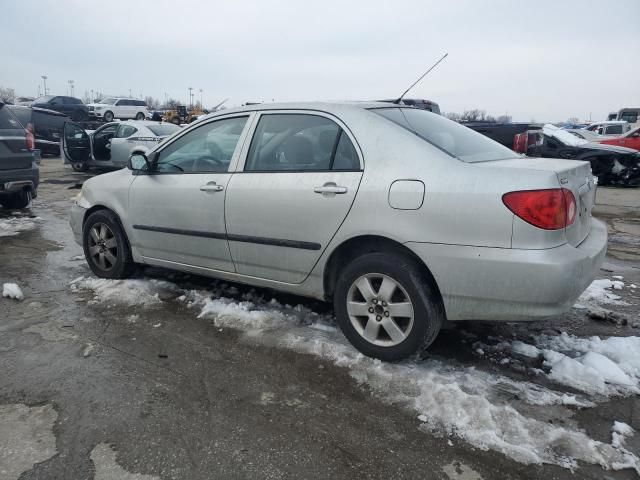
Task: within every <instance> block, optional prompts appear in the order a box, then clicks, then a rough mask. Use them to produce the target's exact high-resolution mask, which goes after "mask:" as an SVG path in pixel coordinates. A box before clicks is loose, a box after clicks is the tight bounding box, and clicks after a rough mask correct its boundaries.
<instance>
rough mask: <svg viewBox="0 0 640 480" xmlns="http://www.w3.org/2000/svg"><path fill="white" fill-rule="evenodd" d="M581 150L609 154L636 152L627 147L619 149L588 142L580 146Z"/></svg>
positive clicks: (613, 146)
mask: <svg viewBox="0 0 640 480" xmlns="http://www.w3.org/2000/svg"><path fill="white" fill-rule="evenodd" d="M580 147H581V148H589V149H591V150H603V151H606V152H611V153H637V152H638V151H637V150H634V149H633V148H627V147H619V146H618V145H609V144H606V143H596V142H588V143H583V144H582V145H580Z"/></svg>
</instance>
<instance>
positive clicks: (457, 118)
mask: <svg viewBox="0 0 640 480" xmlns="http://www.w3.org/2000/svg"><path fill="white" fill-rule="evenodd" d="M444 116H445V117H447V118H448V119H449V120H453V121H454V122H459V121H460V120H462V115H460V114H459V113H456V112H447V113H445V114H444Z"/></svg>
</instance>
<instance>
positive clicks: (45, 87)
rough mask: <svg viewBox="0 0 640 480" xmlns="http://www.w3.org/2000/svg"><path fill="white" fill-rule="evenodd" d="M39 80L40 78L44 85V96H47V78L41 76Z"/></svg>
mask: <svg viewBox="0 0 640 480" xmlns="http://www.w3.org/2000/svg"><path fill="white" fill-rule="evenodd" d="M40 78H42V83H44V94H45V95H46V94H47V78H48V77H47V76H46V75H42V76H41V77H40Z"/></svg>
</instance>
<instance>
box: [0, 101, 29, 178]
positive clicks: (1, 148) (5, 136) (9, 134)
mask: <svg viewBox="0 0 640 480" xmlns="http://www.w3.org/2000/svg"><path fill="white" fill-rule="evenodd" d="M25 133H26V132H25V129H24V127H23V126H22V124H21V123H20V122H19V121H18V119H17V118H16V117H15V116H14V115H13V114H12V113H11V112H10V111H9V109H8V108H7V107H6V105H4V104H2V103H0V170H14V169H19V168H29V167H31V163H32V161H33V152H31V151H29V150H28V149H27V141H26V135H25Z"/></svg>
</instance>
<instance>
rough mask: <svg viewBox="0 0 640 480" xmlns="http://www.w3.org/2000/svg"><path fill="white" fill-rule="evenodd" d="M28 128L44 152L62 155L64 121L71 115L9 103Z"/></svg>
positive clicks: (37, 145)
mask: <svg viewBox="0 0 640 480" xmlns="http://www.w3.org/2000/svg"><path fill="white" fill-rule="evenodd" d="M5 108H8V109H9V110H11V111H12V112H13V114H14V115H15V116H16V117H17V118H18V120H20V123H22V125H24V126H25V127H26V128H31V131H32V133H33V135H34V137H35V142H36V148H37V149H38V150H40V152H41V153H42V154H48V155H60V139H61V138H62V129H63V127H64V123H65V122H66V121H68V120H69V117H67V116H66V115H64V114H63V113H60V112H56V111H54V110H47V109H45V108H38V107H28V106H24V105H7V106H6V107H5Z"/></svg>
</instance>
